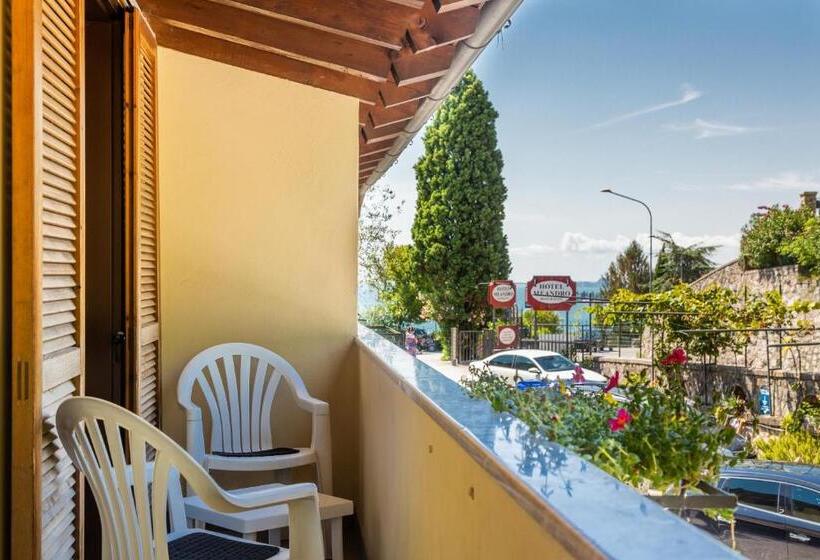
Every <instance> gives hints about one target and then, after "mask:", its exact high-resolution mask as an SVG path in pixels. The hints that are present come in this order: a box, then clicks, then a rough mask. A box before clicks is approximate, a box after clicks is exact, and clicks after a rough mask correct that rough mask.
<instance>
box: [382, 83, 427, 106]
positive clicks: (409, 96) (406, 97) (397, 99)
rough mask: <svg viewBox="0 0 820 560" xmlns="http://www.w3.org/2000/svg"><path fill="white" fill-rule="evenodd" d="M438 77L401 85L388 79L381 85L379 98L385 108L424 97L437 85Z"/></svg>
mask: <svg viewBox="0 0 820 560" xmlns="http://www.w3.org/2000/svg"><path fill="white" fill-rule="evenodd" d="M437 82H438V79H434V80H428V81H426V82H419V83H416V84H410V85H406V86H404V87H399V86H397V85H396V83H395V82H393V81H387V82H385V83H383V84H381V86H380V87H379V98H380V99H381V102H382V105H383V106H384V107H385V108H388V109H389V108H391V107H398V106H399V105H402V104H404V103H410V102H412V101H418V100H419V99H424V98H425V97H427V96H428V95H430V92H431V91H433V88H434V87H435V86H436V83H437Z"/></svg>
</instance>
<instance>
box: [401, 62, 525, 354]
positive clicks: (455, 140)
mask: <svg viewBox="0 0 820 560" xmlns="http://www.w3.org/2000/svg"><path fill="white" fill-rule="evenodd" d="M497 117H498V113H497V112H496V110H495V109H494V108H493V105H492V103H491V102H490V99H489V96H488V95H487V91H486V90H485V89H484V87H483V85H482V84H481V81H480V80H479V79H478V78H477V77H476V75H475V74H474V73H473V72H472V71H469V72H467V73H466V74H465V76H464V78H463V79H462V80H461V82H460V83H459V84H458V85H457V86H456V87H455V88H454V89H453V91H452V93H451V94H450V95H449V96H448V98H447V100H446V101H445V102H444V104H443V105H442V106H441V108H440V109H439V110H438V111H437V112H436V115H435V117H434V118H433V120H432V122H431V123H430V125H429V126H428V127H427V130H426V132H425V134H424V154H423V155H422V157H421V158H420V159H419V161H418V162H417V163H416V166H415V170H416V188H417V192H418V199H417V202H416V214H415V218H414V221H413V228H412V236H413V245H414V253H413V254H414V265H415V271H416V274H417V277H416V280H417V282H418V285H419V288H420V290H421V292H422V295H423V299H424V300H425V301H426V302H427V303H428V304H429V309H430V313H431V318H432V319H434V320H435V321H437V322H438V324H439V325H440V326H441V328H442V329H443V330H444V331H445V332H449V330H450V327H454V326H457V327H462V328H464V327H473V328H477V327H481V326H483V325H486V324H487V316H488V309H487V305H486V287H482V285H481V284H482V283H486V282H488V281H490V280H492V279H495V278H506V277H507V276H508V275H509V273H510V269H511V268H510V258H509V254H508V251H507V237H506V236H505V235H504V200H505V199H506V197H507V188H506V186H505V185H504V179H503V177H502V176H501V170H502V167H503V160H502V157H501V151H500V150H499V149H498V146H497V137H496V130H495V120H496V118H497ZM446 343H447V344H449V341H446Z"/></svg>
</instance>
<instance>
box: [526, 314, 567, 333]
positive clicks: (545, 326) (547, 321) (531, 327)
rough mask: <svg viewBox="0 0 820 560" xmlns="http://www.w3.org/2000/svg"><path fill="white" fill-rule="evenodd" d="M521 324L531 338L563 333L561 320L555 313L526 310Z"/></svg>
mask: <svg viewBox="0 0 820 560" xmlns="http://www.w3.org/2000/svg"><path fill="white" fill-rule="evenodd" d="M535 319H537V320H538V333H536V332H535V321H534V320H535ZM521 322H522V323H523V325H524V327H525V328H526V329H527V330H528V332H529V333H530V336H535V335H536V334H544V333H547V334H554V333H558V332H561V318H560V317H558V314H557V313H556V312H555V311H534V310H532V309H525V310H524V314H523V315H522V316H521Z"/></svg>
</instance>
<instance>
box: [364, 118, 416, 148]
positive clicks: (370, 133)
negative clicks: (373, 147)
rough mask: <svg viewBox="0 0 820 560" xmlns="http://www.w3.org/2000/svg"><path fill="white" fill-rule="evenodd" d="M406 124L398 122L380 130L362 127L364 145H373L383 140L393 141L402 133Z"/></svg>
mask: <svg viewBox="0 0 820 560" xmlns="http://www.w3.org/2000/svg"><path fill="white" fill-rule="evenodd" d="M406 124H407V123H403V122H399V123H395V124H391V125H389V126H383V127H381V128H373V127H372V126H367V125H365V126H363V127H362V133H363V134H364V138H365V143H366V144H375V143H377V142H382V141H384V140H390V139H395V138H396V137H397V136H398V135H399V134H401V133H402V132H404V127H405V125H406Z"/></svg>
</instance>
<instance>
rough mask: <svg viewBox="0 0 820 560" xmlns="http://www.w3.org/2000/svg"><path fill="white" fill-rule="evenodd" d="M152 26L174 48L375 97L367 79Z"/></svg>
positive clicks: (157, 24) (370, 99)
mask: <svg viewBox="0 0 820 560" xmlns="http://www.w3.org/2000/svg"><path fill="white" fill-rule="evenodd" d="M151 27H152V28H153V30H154V31H155V32H156V34H157V40H158V41H159V44H160V45H162V46H164V47H168V48H170V49H173V50H177V51H181V52H184V53H188V54H192V55H194V56H199V57H202V58H207V59H210V60H216V61H218V62H222V63H224V64H230V65H231V66H237V67H239V68H244V69H246V70H252V71H254V72H259V73H262V74H268V75H271V76H276V77H277V78H282V79H285V80H290V81H292V82H297V83H300V84H305V85H308V86H312V87H316V88H319V89H324V90H328V91H333V92H336V93H340V94H342V95H348V96H351V97H355V98H357V99H359V100H360V101H361V102H362V103H366V104H373V103H375V101H376V99H377V97H378V84H376V83H375V82H371V81H370V80H365V79H363V78H359V77H356V76H353V75H350V74H345V73H343V72H336V71H333V70H329V69H327V68H322V67H319V66H314V65H312V64H307V63H305V62H301V61H298V60H293V59H291V58H287V57H284V56H278V55H275V54H271V53H268V52H265V51H259V50H257V49H254V48H252V47H246V46H243V45H237V44H234V43H230V42H226V41H223V40H220V39H216V38H213V37H208V36H206V35H201V34H199V33H194V32H192V31H188V30H186V29H180V28H178V27H172V26H170V25H167V24H165V23H163V22H162V21H161V20H157V19H153V20H152V21H151Z"/></svg>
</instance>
